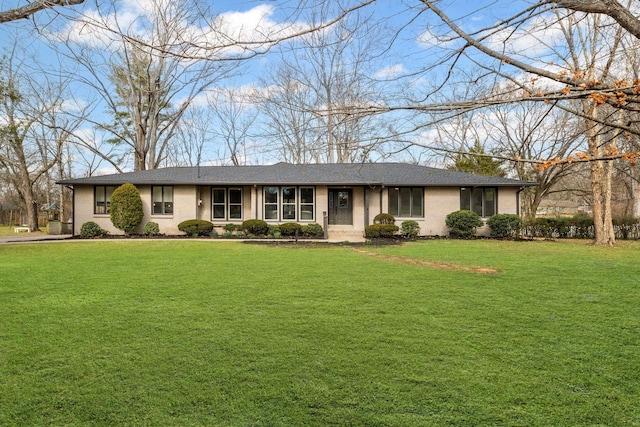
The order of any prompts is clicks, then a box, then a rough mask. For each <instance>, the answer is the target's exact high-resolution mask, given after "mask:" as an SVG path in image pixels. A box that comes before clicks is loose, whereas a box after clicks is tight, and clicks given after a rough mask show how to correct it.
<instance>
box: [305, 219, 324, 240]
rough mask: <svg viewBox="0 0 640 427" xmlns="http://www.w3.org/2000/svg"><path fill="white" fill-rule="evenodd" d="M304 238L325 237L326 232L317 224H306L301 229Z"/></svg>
mask: <svg viewBox="0 0 640 427" xmlns="http://www.w3.org/2000/svg"><path fill="white" fill-rule="evenodd" d="M300 231H301V232H302V235H303V236H306V237H319V236H324V230H323V229H322V226H321V225H320V224H316V223H315V222H313V223H311V224H305V225H303V226H302V228H301V229H300Z"/></svg>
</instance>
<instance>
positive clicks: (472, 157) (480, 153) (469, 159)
mask: <svg viewBox="0 0 640 427" xmlns="http://www.w3.org/2000/svg"><path fill="white" fill-rule="evenodd" d="M501 163H502V162H500V161H498V160H495V159H494V158H493V157H492V156H491V155H488V154H487V153H486V152H485V149H484V147H483V146H481V145H480V142H479V141H477V140H476V142H475V144H474V145H473V147H471V148H469V149H468V151H466V152H465V153H459V154H456V155H455V156H454V158H453V164H452V165H450V166H449V167H448V168H447V169H450V170H457V171H462V172H469V173H474V174H477V175H491V176H500V177H504V176H506V175H507V173H506V172H505V171H504V170H503V169H502V164H501Z"/></svg>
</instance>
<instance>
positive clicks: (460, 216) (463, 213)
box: [445, 210, 483, 239]
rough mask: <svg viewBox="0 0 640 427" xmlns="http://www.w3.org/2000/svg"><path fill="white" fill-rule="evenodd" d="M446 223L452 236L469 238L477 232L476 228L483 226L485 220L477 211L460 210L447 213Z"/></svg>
mask: <svg viewBox="0 0 640 427" xmlns="http://www.w3.org/2000/svg"><path fill="white" fill-rule="evenodd" d="M445 224H446V225H447V227H449V235H450V236H452V237H458V238H460V239H468V238H469V237H472V236H474V235H475V234H476V229H477V228H478V227H482V225H483V222H482V220H481V219H480V215H478V214H477V213H475V212H473V211H468V210H459V211H455V212H451V213H450V214H449V215H447V218H446V219H445Z"/></svg>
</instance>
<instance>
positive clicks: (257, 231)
mask: <svg viewBox="0 0 640 427" xmlns="http://www.w3.org/2000/svg"><path fill="white" fill-rule="evenodd" d="M240 228H241V229H242V230H244V231H245V232H246V233H248V234H254V235H256V236H266V235H267V233H268V232H269V224H267V223H266V222H264V221H262V220H261V219H248V220H246V221H244V222H243V223H242V226H241V227H240Z"/></svg>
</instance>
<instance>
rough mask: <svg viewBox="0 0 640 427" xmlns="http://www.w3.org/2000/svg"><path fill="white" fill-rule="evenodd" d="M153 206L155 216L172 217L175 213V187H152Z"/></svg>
mask: <svg viewBox="0 0 640 427" xmlns="http://www.w3.org/2000/svg"><path fill="white" fill-rule="evenodd" d="M151 202H152V203H151V205H152V206H153V209H152V213H153V214H154V215H170V214H172V213H173V187H172V186H169V185H158V186H153V187H151Z"/></svg>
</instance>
